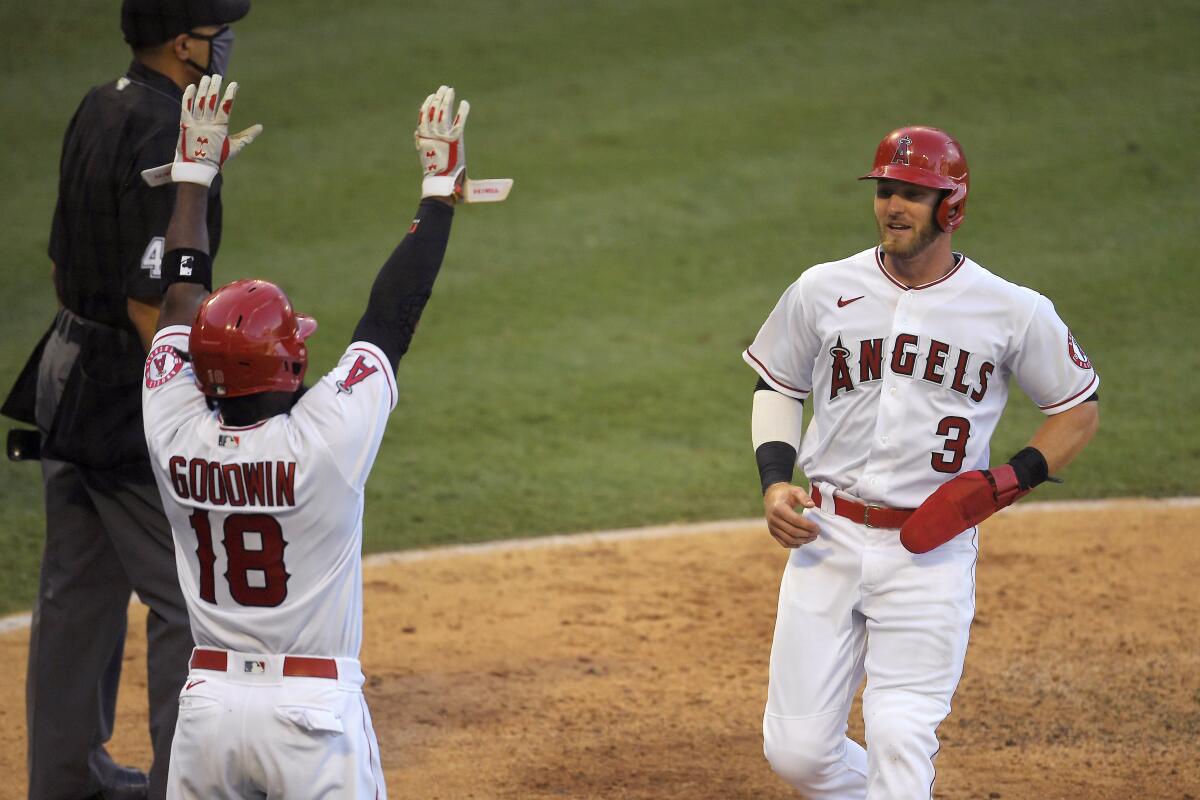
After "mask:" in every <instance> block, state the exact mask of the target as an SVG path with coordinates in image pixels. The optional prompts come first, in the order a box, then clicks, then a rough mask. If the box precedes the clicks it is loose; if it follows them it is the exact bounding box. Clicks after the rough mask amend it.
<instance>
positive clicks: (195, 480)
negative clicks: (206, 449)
mask: <svg viewBox="0 0 1200 800" xmlns="http://www.w3.org/2000/svg"><path fill="white" fill-rule="evenodd" d="M167 473H168V475H169V477H170V479H171V488H172V489H174V491H175V494H176V495H177V496H178V497H179V499H181V500H191V501H193V502H196V503H211V504H212V505H214V506H224V505H228V506H232V507H234V508H241V507H243V506H264V507H268V506H276V507H279V506H294V505H296V462H295V461H253V462H249V463H244V464H222V463H221V462H220V461H206V460H204V459H202V458H193V459H191V460H190V461H189V460H188V459H186V458H184V457H183V456H178V455H176V456H171V460H170V461H169V462H167Z"/></svg>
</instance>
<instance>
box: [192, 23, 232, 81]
mask: <svg viewBox="0 0 1200 800" xmlns="http://www.w3.org/2000/svg"><path fill="white" fill-rule="evenodd" d="M188 36H190V37H192V38H193V39H202V40H204V41H206V42H208V66H207V67H202V66H200V65H199V64H197V63H196V62H195V61H193V60H191V59H190V58H189V59H188V60H187V63H188V64H189V65H191V66H192V68H194V69H196V70H198V71H199V72H201V73H203V74H205V75H208V76H212V75H228V74H229V59H230V57H231V56H232V55H233V29H232V28H230V27H229V26H228V25H226V26H224V27H223V28H221V29H220V30H219V31H217V32H216V33H211V34H206V33H189V34H188Z"/></svg>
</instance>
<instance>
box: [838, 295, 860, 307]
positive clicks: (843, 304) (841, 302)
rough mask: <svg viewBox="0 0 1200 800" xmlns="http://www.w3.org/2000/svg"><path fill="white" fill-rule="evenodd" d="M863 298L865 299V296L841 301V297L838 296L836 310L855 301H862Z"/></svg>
mask: <svg viewBox="0 0 1200 800" xmlns="http://www.w3.org/2000/svg"><path fill="white" fill-rule="evenodd" d="M864 297H866V295H865V294H860V295H859V296H858V297H851V298H850V299H849V300H843V299H842V298H841V296H839V297H838V308H845V307H846V306H848V305H850V304H851V303H853V302H854V301H855V300H862V299H863V298H864Z"/></svg>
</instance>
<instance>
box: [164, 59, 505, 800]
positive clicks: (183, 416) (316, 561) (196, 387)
mask: <svg viewBox="0 0 1200 800" xmlns="http://www.w3.org/2000/svg"><path fill="white" fill-rule="evenodd" d="M220 88H221V76H219V75H217V76H213V77H212V79H211V80H210V79H208V78H204V79H203V80H201V82H200V84H199V87H198V88H197V87H196V86H191V87H189V88H188V90H187V91H186V92H185V94H184V98H183V109H182V113H181V118H180V130H181V134H180V139H179V147H178V150H177V152H176V157H175V162H174V164H173V165H172V167H171V176H172V179H173V180H174V181H175V182H176V183H177V184H178V188H177V196H176V204H175V208H174V211H173V215H172V217H171V221H170V225H169V227H168V230H167V236H166V249H167V253H166V256H165V257H164V260H163V270H162V271H163V286H164V294H163V306H162V314H161V317H160V321H159V329H158V333H157V334H156V336H155V337H154V342H153V345H152V347H151V350H150V354H149V356H148V357H147V359H146V373H145V385H144V388H143V392H142V403H143V416H144V420H145V428H146V439H147V442H148V444H149V450H150V456H151V462H152V463H153V466H154V470H155V477H156V479H157V481H158V487H159V491H160V492H161V494H162V497H163V500H164V505H165V507H166V512H167V517H168V519H169V520H170V522H171V528H172V531H173V534H174V538H175V557H176V561H177V565H178V569H179V576H180V583H181V586H182V588H183V593H184V597H185V598H186V600H187V606H188V612H189V614H190V616H191V626H192V634H193V636H194V638H195V642H196V648H195V650H194V651H193V653H192V657H191V665H190V666H191V671H190V673H189V675H188V679H187V682H186V683H185V685H184V686H182V687H181V689H182V691H181V693H180V697H179V706H180V708H179V721H178V724H177V727H176V732H175V739H174V744H173V747H172V749H171V764H170V777H169V784H168V795H167V796H168V797H170V798H205V799H206V800H207V799H208V798H232V797H239V798H241V797H289V798H290V797H339V798H372V797H374V798H382V797H385V796H386V789H385V787H384V778H383V769H382V767H381V764H380V758H379V747H378V743H377V742H376V739H375V734H374V732H373V730H372V726H371V719H370V715H369V713H368V711H367V706H366V703H365V702H364V700H363V695H362V688H361V687H362V684H363V673H362V670H361V669H360V667H359V662H358V653H359V648H360V645H361V642H362V557H361V549H362V519H363V487H364V484H365V483H366V480H367V475H368V473H369V472H370V470H371V465H372V463H373V462H374V460H375V455H376V453H377V452H378V449H379V444H380V441H381V440H382V438H383V430H384V426H385V425H386V424H387V419H388V415H389V413H390V412H391V410H392V409H393V408H394V407H395V405H396V399H397V398H396V378H395V370H396V367H397V364H398V363H399V361H400V359H401V357H402V356H403V355H404V353H405V351H406V350H407V349H408V346H409V342H410V340H411V338H412V335H413V331H414V329H415V328H416V325H417V321H418V320H419V319H420V316H421V312H422V309H423V308H424V306H425V303H426V301H427V300H428V299H429V296H430V292H431V290H432V287H433V283H434V279H435V278H436V277H437V273H438V269H439V267H440V265H441V263H442V257H443V255H444V253H445V250H446V243H447V240H448V238H449V235H450V223H451V219H452V217H453V215H454V204H455V200H456V198H457V197H459V196H460V195H462V196H463V197H464V198H465V199H469V198H470V195H469V192H465V189H466V187H467V186H468V185H469V183H470V182H469V181H468V180H467V179H466V174H465V169H466V154H465V151H464V149H463V126H464V124H465V123H466V120H467V113H468V111H469V106H468V104H467V103H466V101H463V103H462V104H461V106H460V107H459V109H458V111H457V113H456V112H455V110H454V90H453V89H450V88H448V87H445V86H443V87H442V88H441V89H439V90H438V92H437V93H436V94H433V95H430V96H429V98H428V99H427V100H426V101H425V104H424V105H423V106H422V107H421V112H420V121H419V125H418V128H417V133H416V143H417V149H418V151H419V153H420V156H421V160H422V163H423V165H424V167H425V177H424V181H423V183H422V200H421V204H420V207H419V209H418V211H417V216H416V218H415V219H414V220H413V221H412V225H411V227H410V228H409V231H408V234H407V235H406V236H405V237H404V238H403V240H402V241H401V242H400V244H399V246H398V247H397V248H396V249H395V251H394V252H393V253H392V255H391V257H389V258H388V259H387V262H386V263H385V264H384V265H383V268H382V269H381V270H380V271H379V275H378V277H377V278H376V279H375V284H374V286H373V287H372V289H371V295H370V298H369V300H368V302H367V309H366V312H365V313H364V314H363V316H362V319H361V320H360V321H359V323H358V327H357V328H356V329H355V331H354V335H353V337H352V342H351V344H350V345H349V346H348V347H347V348H346V350H345V351H344V352H343V354H342V356H341V359H340V361H339V362H338V364H337V366H336V367H334V368H333V370H331V371H330V372H329V373H327V374H326V375H325V376H323V377H322V378H321V379H320V380H319V381H317V383H316V384H315V385H314V386H312V388H310V389H307V390H306V389H305V388H304V386H303V384H302V381H303V379H304V375H305V370H306V367H307V362H308V358H307V351H306V349H305V339H306V338H307V337H308V336H309V335H310V334H312V333H313V331H314V330H316V327H317V323H316V321H315V320H313V319H312V318H311V317H307V316H304V315H302V314H297V313H295V312H294V311H293V309H292V306H291V303H290V302H289V301H288V298H287V296H286V295H285V294H284V292H283V291H282V290H281V289H280V288H279V287H278V286H276V285H275V284H273V283H270V282H268V281H264V280H240V281H236V282H234V283H231V284H228V285H226V286H223V287H221V288H220V289H218V290H217V291H216V292H214V293H212V294H209V291H210V288H209V287H210V285H211V277H212V270H211V265H210V262H209V259H208V235H207V229H206V227H205V211H206V206H207V196H208V195H207V186H208V184H209V183H211V181H212V180H213V178H214V177H215V176H216V175H217V173H218V172H219V171H220V168H221V166H222V164H223V163H224V162H225V161H226V159H227V158H228V156H229V153H230V151H231V149H232V148H231V147H230V146H228V145H227V143H229V142H231V141H233V143H234V144H233V147H235V148H236V147H240V146H244V145H245V144H247V143H248V140H249V139H252V138H253V134H254V133H256V132H257V129H250V135H249V136H247V135H245V134H239V135H238V137H232V136H229V134H228V121H229V113H230V111H231V109H232V106H233V103H234V99H235V95H236V90H237V84H230V85H229V87H228V89H227V91H226V93H225V95H224V98H221V91H220ZM479 183H483V184H484V187H485V188H487V187H488V186H489V185H490V186H491V190H489V191H488V192H487V194H488V197H486V198H484V199H489V200H491V199H497V195H499V194H503V193H506V192H507V189H508V184H511V181H508V182H499V183H501V184H503V185H501V186H500V187H499V188H496V185H495V183H496V182H491V183H490V184H489V182H479ZM499 199H502V198H499Z"/></svg>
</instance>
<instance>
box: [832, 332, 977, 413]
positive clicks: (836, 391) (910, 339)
mask: <svg viewBox="0 0 1200 800" xmlns="http://www.w3.org/2000/svg"><path fill="white" fill-rule="evenodd" d="M920 342H921V340H920V338H919V337H917V336H916V335H914V334H911V333H898V334H896V337H895V338H894V339H892V341H891V342H888V343H887V345H888V346H885V340H884V339H882V338H880V339H863V340H862V341H860V342H858V343H857V350H858V362H857V369H853V368H852V367H851V362H850V357H851V356H852V355H854V352H853V350H852V349H851V348H852V347H854V346H855V345H854V343H851V346H850V347H847V346H845V345H844V344H842V337H841V336H838V338H837V343H836V344H834V346H833V347H831V348H830V349H829V354H830V355H831V356H833V363H832V364H831V366H830V370H831V375H830V381H829V399H830V400H836V399H837V397H838V395H840V394H842V393H843V392H852V391H854V389H855V387H856V386H857V385H859V384H863V383H869V382H871V381H878V380H883V370H884V369H885V368H886V369H888V370H890V371H891V372H892V373H893V374H895V375H904V376H906V377H910V378H916V379H918V380H922V381H926V382H928V383H932V384H935V385H937V386H943V387H945V388H947V389H949V390H951V391H954V392H958V393H959V394H961V395H964V396H966V397H969V398H970V399H971V401H972V402H975V403H978V402H980V401H981V400H983V398H984V396H986V395H987V390H988V379H989V378H990V377H991V375H992V373H993V372H994V371H995V370H996V365H995V364H993V363H992V362H990V361H987V360H984V361H983V362H982V363H979V364H978V365H977V366H975V367H974V368H972V367H971V361H972V357H973V354H972V353H971V351H970V350H965V349H963V348H959V347H954V346H953V345H951V344H948V343H946V342H940V341H938V340H937V339H930V340H929V342H928V343H927V344H926V345H925V346H924V347H922V346H921V343H920Z"/></svg>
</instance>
